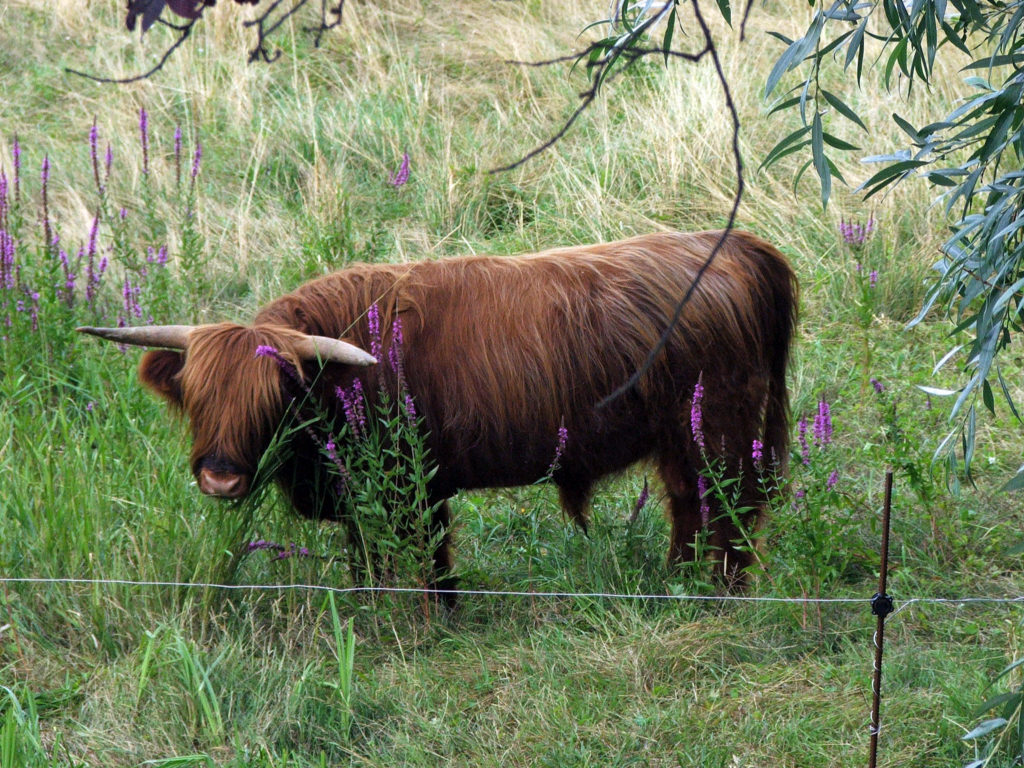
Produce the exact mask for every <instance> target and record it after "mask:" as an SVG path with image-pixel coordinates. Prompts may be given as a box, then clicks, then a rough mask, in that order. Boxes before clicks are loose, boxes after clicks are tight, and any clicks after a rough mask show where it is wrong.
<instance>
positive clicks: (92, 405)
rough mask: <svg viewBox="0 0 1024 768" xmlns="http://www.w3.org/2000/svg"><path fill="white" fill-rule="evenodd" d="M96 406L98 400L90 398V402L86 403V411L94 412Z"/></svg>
mask: <svg viewBox="0 0 1024 768" xmlns="http://www.w3.org/2000/svg"><path fill="white" fill-rule="evenodd" d="M95 408H96V401H95V400H90V401H89V402H88V403H86V404H85V411H86V413H92V412H93V410H94V409H95Z"/></svg>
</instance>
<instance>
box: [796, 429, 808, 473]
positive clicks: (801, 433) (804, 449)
mask: <svg viewBox="0 0 1024 768" xmlns="http://www.w3.org/2000/svg"><path fill="white" fill-rule="evenodd" d="M797 437H798V439H799V441H800V458H801V460H802V461H803V463H804V466H805V467H809V466H810V465H811V446H809V445H808V444H807V417H801V418H800V423H799V424H798V425H797Z"/></svg>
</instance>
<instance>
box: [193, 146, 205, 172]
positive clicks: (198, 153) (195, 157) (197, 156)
mask: <svg viewBox="0 0 1024 768" xmlns="http://www.w3.org/2000/svg"><path fill="white" fill-rule="evenodd" d="M202 158H203V145H202V144H200V143H199V139H196V151H195V153H194V154H193V155H192V181H195V180H196V176H198V175H199V161H200V160H201V159H202Z"/></svg>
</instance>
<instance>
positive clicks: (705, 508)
mask: <svg viewBox="0 0 1024 768" xmlns="http://www.w3.org/2000/svg"><path fill="white" fill-rule="evenodd" d="M707 496H708V479H707V478H706V477H704V475H697V498H699V499H700V522H701V525H703V526H704V527H705V528H707V527H708V525H709V524H710V523H711V505H710V504H709V503H708V499H707Z"/></svg>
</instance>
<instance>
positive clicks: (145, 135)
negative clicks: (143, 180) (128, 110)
mask: <svg viewBox="0 0 1024 768" xmlns="http://www.w3.org/2000/svg"><path fill="white" fill-rule="evenodd" d="M139 135H140V136H141V137H142V173H143V174H148V173H149V115H147V114H146V110H145V109H144V108H143V109H140V110H139Z"/></svg>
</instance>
